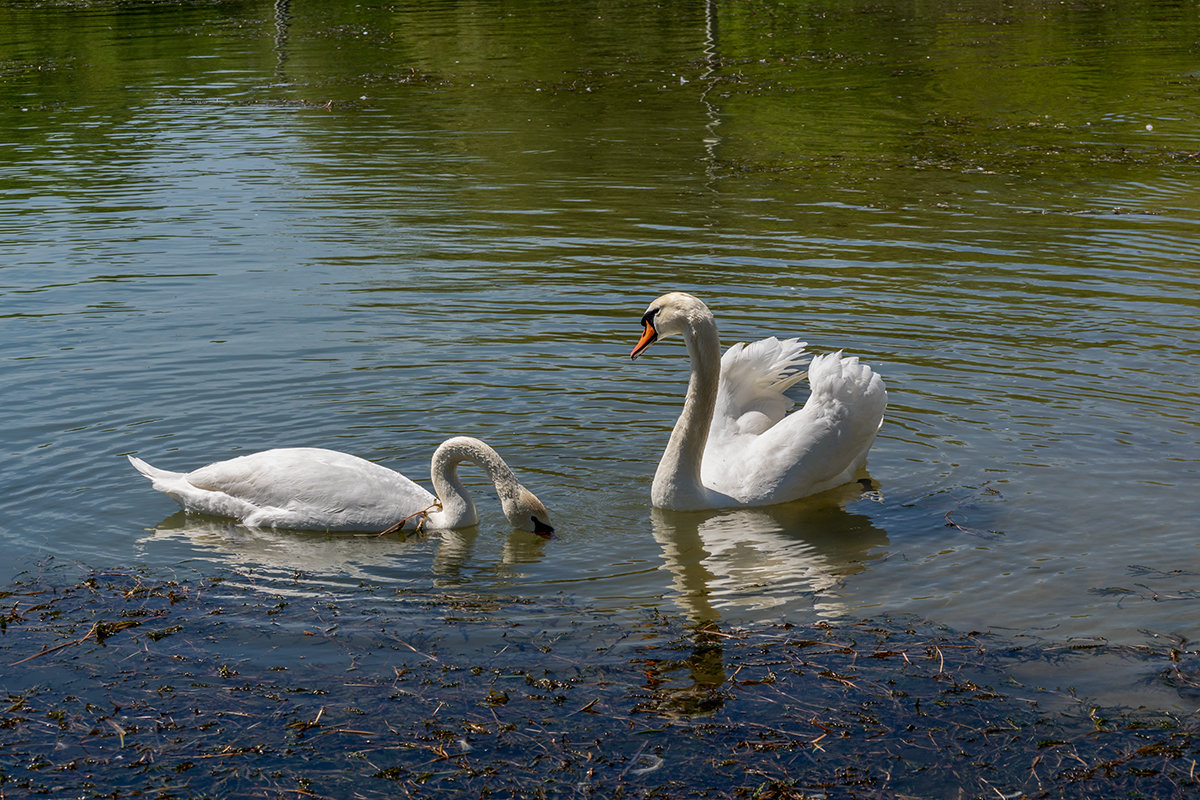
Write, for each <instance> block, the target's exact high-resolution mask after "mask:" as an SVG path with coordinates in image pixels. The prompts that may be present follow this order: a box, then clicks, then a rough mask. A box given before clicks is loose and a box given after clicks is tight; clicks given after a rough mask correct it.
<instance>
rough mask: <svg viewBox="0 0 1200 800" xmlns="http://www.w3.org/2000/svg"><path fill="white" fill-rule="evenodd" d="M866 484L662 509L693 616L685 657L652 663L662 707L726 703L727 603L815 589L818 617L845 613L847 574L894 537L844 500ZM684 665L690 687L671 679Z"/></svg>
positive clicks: (707, 707)
mask: <svg viewBox="0 0 1200 800" xmlns="http://www.w3.org/2000/svg"><path fill="white" fill-rule="evenodd" d="M862 488H863V487H862V486H860V485H859V484H852V485H850V486H848V487H844V488H843V489H841V490H835V491H833V492H826V493H825V494H823V495H820V496H818V497H816V498H810V499H808V500H802V501H800V502H797V503H789V504H787V505H781V506H770V507H767V508H739V509H725V510H719V511H704V512H687V513H681V512H673V511H663V510H661V509H654V511H653V514H652V517H651V522H652V525H653V531H654V538H655V539H656V540H657V541H658V543H659V545H660V546H661V547H662V551H663V558H664V561H665V562H666V563H665V566H666V568H667V569H668V570H670V571H671V573H672V576H673V580H672V583H673V586H674V588H675V592H676V597H675V600H676V603H677V604H678V605H679V607H680V608H681V609H682V610H683V612H684V613H685V614H687V616H688V618H689V619H690V620H691V621H692V623H693V627H692V632H691V641H690V643H689V644H690V654H689V655H688V656H687V657H686V658H685V659H682V660H656V661H654V662H650V663H647V665H646V673H647V680H648V685H649V687H650V688H655V689H658V690H659V691H660V692H665V695H666V701H665V702H666V709H662V710H669V711H672V712H675V713H682V714H698V713H704V712H706V711H712V710H715V709H716V708H719V707H720V706H721V704H722V703H723V698H724V690H723V688H722V687H723V685H724V683H725V679H726V678H725V665H724V658H723V652H724V651H723V648H722V644H721V643H722V640H723V639H724V638H725V637H726V636H727V634H725V633H723V632H722V630H721V628H720V626H719V620H720V619H721V616H722V614H721V609H722V608H727V607H729V606H735V605H743V606H745V605H749V606H752V607H759V608H769V607H777V606H781V605H784V604H785V603H789V602H791V601H794V600H795V599H796V598H797V597H798V596H802V595H805V594H810V595H813V597H814V600H813V605H814V609H815V610H816V612H817V613H818V614H821V615H829V616H833V615H838V614H840V613H841V612H842V607H841V605H840V603H839V602H838V601H837V599H836V598H835V597H834V596H833V592H834V590H835V589H836V588H837V586H838V585H839V583H840V581H841V579H842V578H844V577H845V576H847V575H850V574H853V573H855V572H858V571H860V570H862V569H863V566H862V562H863V561H866V560H869V559H870V558H872V555H871V553H872V552H873V551H876V550H879V549H880V548H881V547H882V546H883V545H884V544H886V542H887V536H886V534H885V533H884V532H883V531H881V530H879V529H878V528H876V527H875V526H874V525H873V524H872V522H871V520H870V519H869V518H868V517H866V516H864V515H861V514H854V513H851V512H849V511H847V510H846V509H845V508H843V507H842V505H841V503H844V502H847V501H850V500H854V499H857V498H858V497H859V496H861V493H862ZM682 669H686V670H687V671H688V679H689V682H688V683H687V685H686V686H683V687H679V688H675V687H672V686H670V681H671V678H670V677H668V675H669V673H673V672H677V671H680V670H682Z"/></svg>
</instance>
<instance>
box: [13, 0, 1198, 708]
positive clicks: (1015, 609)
mask: <svg viewBox="0 0 1200 800" xmlns="http://www.w3.org/2000/svg"><path fill="white" fill-rule="evenodd" d="M1198 40H1200V13H1198V12H1197V8H1196V6H1195V5H1194V4H1191V3H1187V2H1178V3H1175V2H1132V3H1122V4H1119V7H1118V6H1116V5H1111V4H1110V5H1108V6H1104V5H1100V4H1094V3H1090V2H1073V1H1070V0H1069V1H1068V2H1065V3H1055V4H1044V3H1037V2H1018V3H1014V4H1008V5H1005V6H1003V7H1000V6H997V5H996V4H994V3H990V2H982V1H981V0H980V1H977V0H965V2H962V3H957V4H925V6H924V7H922V8H921V9H920V10H919V11H918V10H916V6H914V5H913V4H911V3H902V2H892V1H891V0H884V1H883V2H870V3H866V2H863V3H858V2H854V3H822V2H816V1H815V0H812V1H810V0H792V1H790V2H782V3H775V2H772V3H766V2H732V3H728V4H726V3H722V4H715V3H712V4H708V5H705V4H703V3H695V4H691V5H689V6H683V5H680V6H678V7H672V6H670V5H668V6H665V7H664V6H659V5H656V4H653V3H643V2H640V0H631V1H630V2H624V3H594V2H585V3H582V4H572V5H570V6H561V5H560V4H555V3H548V2H545V3H527V4H515V5H514V4H504V3H491V2H459V3H421V4H397V5H388V6H384V7H371V6H368V5H365V4H362V5H360V4H355V3H345V2H331V3H322V4H318V5H316V6H309V5H306V4H289V3H287V2H284V1H283V0H281V2H278V3H275V4H274V5H272V4H270V3H265V2H264V3H243V4H211V3H188V2H181V3H119V4H109V3H96V4H90V3H80V4H67V3H63V4H46V5H42V6H37V7H35V6H33V5H30V4H24V3H18V4H12V3H5V4H0V360H2V361H3V377H2V378H0V408H2V409H3V412H2V414H3V419H4V425H3V428H2V429H0V446H2V448H3V453H4V458H3V461H2V462H0V487H2V490H0V539H2V541H3V548H4V552H5V554H6V558H5V561H4V566H3V574H4V576H5V577H11V576H13V575H15V574H16V573H18V572H20V571H22V570H24V569H28V568H30V567H31V566H33V565H35V564H37V563H39V562H41V561H43V560H44V559H46V558H47V556H54V557H56V558H58V559H61V560H68V561H76V562H79V563H80V564H83V565H86V566H89V567H96V568H106V567H111V566H120V565H126V566H127V565H138V566H144V567H146V568H150V569H154V570H170V569H171V568H173V567H176V566H178V565H186V566H187V568H188V569H190V570H198V571H200V572H202V573H203V572H205V571H212V572H217V571H228V570H229V569H230V568H232V569H233V570H235V571H236V573H237V574H240V575H243V576H246V579H247V581H252V582H254V583H255V585H258V586H262V587H264V589H265V590H268V591H274V592H280V593H285V592H292V593H295V592H299V593H301V594H303V593H304V591H305V589H304V588H303V587H305V586H308V587H310V589H311V591H313V592H329V591H340V590H342V589H344V590H345V591H346V592H351V593H352V591H353V589H354V587H357V586H359V585H360V584H367V585H371V586H381V585H382V586H393V585H394V586H408V587H419V588H421V589H423V590H425V589H437V590H440V591H445V592H447V593H451V594H453V593H455V592H458V591H470V592H472V593H475V594H484V595H486V594H489V593H493V594H496V595H504V596H511V595H520V596H526V597H531V598H534V599H537V598H547V599H548V598H555V599H559V598H566V599H569V600H570V601H571V602H574V603H579V604H580V605H581V606H584V607H586V608H588V609H591V610H593V611H595V612H598V613H605V612H607V613H610V614H612V615H613V618H614V619H620V618H622V616H623V615H634V614H638V613H644V612H645V611H646V610H647V609H659V610H661V611H663V612H664V613H668V614H674V615H681V616H682V617H684V618H686V619H688V620H692V621H708V620H716V621H720V622H721V623H722V624H728V625H733V626H736V625H745V624H754V623H756V622H762V621H774V620H782V619H786V620H795V621H798V622H812V621H814V620H823V619H826V620H857V619H862V618H885V617H886V618H897V617H898V618H903V617H906V616H909V615H912V616H916V617H920V618H923V619H927V620H931V621H933V622H935V623H937V624H941V625H945V626H948V627H950V628H953V629H957V630H962V631H969V630H990V631H996V632H998V633H1001V634H1003V635H1005V636H1011V637H1013V638H1014V639H1017V640H1038V641H1048V642H1053V643H1061V644H1088V643H1111V644H1132V645H1138V644H1143V643H1146V642H1148V641H1154V640H1161V639H1163V638H1164V637H1165V638H1166V639H1168V640H1175V639H1176V638H1178V639H1180V640H1182V641H1184V642H1187V641H1192V640H1195V639H1196V638H1197V637H1198V636H1200V615H1198V614H1197V601H1198V599H1200V594H1198V592H1200V535H1198V534H1200V530H1198V529H1200V491H1198V489H1200V480H1198V477H1200V475H1198V464H1200V444H1198V439H1200V424H1198V423H1197V419H1198V417H1200V389H1198V388H1197V381H1196V374H1197V371H1198V370H1200V272H1198V268H1197V264H1198V263H1200V189H1198V188H1197V187H1198V186H1200V181H1198V179H1200V114H1198V112H1197V109H1200V102H1198V101H1200V97H1198V94H1200V70H1198V68H1197V63H1198V62H1197V60H1196V47H1197V45H1196V42H1197V41H1198ZM674 289H682V290H687V291H691V292H694V293H696V294H697V295H699V296H701V297H702V298H703V299H705V300H706V301H707V302H708V303H709V305H710V307H711V308H712V309H713V310H714V312H715V314H716V316H717V320H718V323H719V324H720V326H721V331H722V338H723V342H724V343H725V344H731V343H733V342H736V341H745V340H749V339H755V338H761V337H762V336H766V335H780V336H800V337H802V338H803V339H805V340H807V341H808V342H809V343H810V347H811V349H812V350H814V351H815V352H827V351H831V350H837V349H845V351H846V352H847V353H848V354H853V355H857V356H860V357H861V358H862V359H863V360H864V361H866V362H867V363H869V364H871V365H872V366H874V367H875V368H876V369H877V370H878V371H879V372H880V373H881V374H882V375H883V376H884V378H885V380H886V381H887V385H888V390H889V397H890V405H889V410H888V415H887V420H886V422H885V424H884V426H883V428H882V430H881V432H880V435H879V438H878V440H877V443H876V445H875V448H874V450H873V451H872V455H871V457H870V461H869V464H868V469H869V473H870V479H871V481H870V486H869V487H868V488H864V486H863V485H859V484H856V485H853V486H851V487H848V488H846V489H845V490H844V491H839V492H834V493H831V495H829V496H823V497H819V498H815V499H813V500H810V501H805V502H801V503H797V504H792V505H789V506H785V507H779V508H771V509H762V510H753V511H722V512H716V513H711V514H687V515H680V514H669V513H663V512H657V511H654V510H652V509H651V507H650V502H649V488H650V478H651V476H652V474H653V471H654V466H655V464H656V462H657V459H658V456H659V455H660V453H661V451H662V448H663V446H664V445H665V443H666V438H667V433H668V431H669V429H670V426H671V424H672V423H673V421H674V419H675V416H676V414H677V413H678V410H679V408H680V405H681V402H682V396H683V390H684V385H685V383H686V377H687V363H686V358H685V354H684V350H683V348H682V346H680V345H679V344H678V343H671V342H667V343H663V344H661V345H658V346H657V347H655V348H654V349H653V350H651V351H650V353H648V354H647V355H646V356H645V357H644V358H642V359H639V360H638V361H637V362H636V363H631V362H630V360H629V358H628V353H629V350H630V348H631V347H632V345H633V343H634V342H635V341H636V339H637V336H638V334H639V331H640V328H639V318H640V317H641V314H642V312H643V310H644V309H645V307H646V304H647V303H648V302H649V301H650V300H651V299H653V298H654V297H656V296H657V295H659V294H661V293H662V292H664V291H668V290H674ZM797 398H798V399H802V398H803V392H799V393H798V394H797ZM455 434H469V435H474V436H479V437H481V438H483V439H485V440H487V441H488V442H490V443H491V444H493V445H494V446H495V447H496V448H497V449H498V450H499V451H500V452H501V454H502V455H503V456H505V457H506V459H507V460H508V461H509V463H510V464H511V465H512V466H513V467H514V469H515V470H516V471H517V472H518V474H519V475H520V476H521V478H522V479H523V480H524V481H525V483H526V484H527V485H528V486H529V487H530V488H531V489H533V490H534V491H535V492H536V493H537V494H538V495H539V497H541V499H542V500H543V501H545V502H546V504H547V505H548V506H549V507H550V509H551V511H552V513H553V515H554V520H555V523H556V526H557V530H558V536H557V538H555V539H554V540H551V541H544V540H541V539H539V538H537V537H534V536H532V535H530V534H523V533H513V532H510V531H509V530H508V529H507V527H506V525H505V523H504V520H503V517H502V516H501V515H500V513H499V509H498V508H497V507H496V505H495V503H494V502H492V500H491V499H490V498H484V495H485V492H486V486H485V485H484V484H483V482H482V478H481V476H479V475H477V474H475V473H473V472H472V474H471V475H470V479H471V482H472V485H473V486H475V487H477V488H478V489H479V494H480V496H481V498H484V499H482V501H481V503H480V510H481V514H482V518H483V519H482V523H481V524H480V526H479V527H478V528H477V529H471V530H466V531H461V532H454V533H444V534H436V535H431V536H428V537H425V538H420V537H411V538H409V539H407V540H405V541H400V540H396V539H394V538H386V537H385V538H378V537H374V536H344V535H338V536H327V535H322V534H313V533H291V532H275V531H261V530H256V531H252V530H247V529H244V528H240V527H238V526H235V525H232V524H228V523H225V522H222V521H219V520H212V519H200V518H191V519H189V518H185V517H184V516H182V515H181V514H177V513H175V512H176V507H175V506H174V504H173V503H172V502H171V501H170V500H169V499H168V498H166V497H164V496H162V495H160V494H158V493H156V492H154V491H152V490H151V489H150V487H149V485H148V484H147V483H146V482H145V481H144V480H143V479H142V478H141V477H139V476H138V475H137V474H136V473H134V472H133V470H132V469H130V468H129V465H128V464H127V463H126V461H125V458H124V454H127V453H136V454H137V455H139V456H140V457H142V458H145V459H146V460H148V461H150V462H151V463H154V464H156V465H158V466H162V467H166V468H173V469H189V468H192V467H195V466H199V465H201V464H204V463H207V462H209V461H214V460H219V459H224V458H228V457H231V456H234V455H238V454H244V453H247V452H252V451H254V450H258V449H264V448H269V447H276V446H295V445H309V446H319V447H329V448H334V449H338V450H344V451H347V452H352V453H355V454H357V455H360V456H363V457H365V458H368V459H371V460H375V461H379V462H381V463H383V464H386V465H388V466H391V467H394V468H397V469H399V470H401V471H402V472H404V473H405V474H407V475H409V476H410V477H413V478H415V479H417V480H418V481H420V482H422V483H425V484H426V485H428V461H429V456H430V454H431V453H432V450H433V449H434V447H435V446H436V445H437V444H438V443H439V442H440V441H441V440H442V439H444V438H446V437H448V436H451V435H455ZM298 575H300V576H302V577H303V581H300V582H297V580H296V577H297V576H298ZM1142 669H1144V666H1143V665H1141V664H1139V663H1124V662H1120V663H1116V664H1114V663H1112V662H1111V661H1106V662H1104V669H1102V670H1100V669H1097V670H1095V674H1087V671H1086V670H1083V671H1078V670H1073V671H1071V672H1070V674H1066V673H1064V674H1061V675H1050V676H1047V677H1043V680H1044V681H1047V682H1051V683H1054V682H1061V683H1063V684H1071V685H1073V686H1076V687H1078V688H1079V689H1080V690H1081V691H1083V692H1091V693H1096V694H1104V695H1106V696H1109V697H1116V698H1118V700H1120V701H1124V702H1130V703H1138V702H1155V703H1163V704H1166V705H1171V706H1180V707H1183V706H1186V705H1187V702H1186V700H1185V699H1184V698H1180V697H1177V696H1175V695H1174V694H1173V693H1172V692H1169V691H1168V692H1163V691H1157V690H1154V691H1152V690H1151V689H1150V688H1147V686H1146V680H1147V676H1146V675H1143V674H1141V673H1140V670H1142ZM1130 687H1133V688H1132V689H1131V688H1130Z"/></svg>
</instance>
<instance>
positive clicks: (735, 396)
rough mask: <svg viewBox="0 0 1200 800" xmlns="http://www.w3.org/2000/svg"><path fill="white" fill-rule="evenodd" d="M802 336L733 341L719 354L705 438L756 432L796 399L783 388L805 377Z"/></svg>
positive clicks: (711, 439)
mask: <svg viewBox="0 0 1200 800" xmlns="http://www.w3.org/2000/svg"><path fill="white" fill-rule="evenodd" d="M805 344H806V343H805V342H802V341H800V340H799V339H777V338H775V337H773V336H772V337H770V338H768V339H760V340H758V341H757V342H751V343H750V344H744V343H742V342H738V343H737V344H735V345H733V346H732V347H730V348H729V349H728V350H726V351H725V355H723V356H721V378H720V381H719V383H718V387H717V404H716V408H715V410H714V411H713V421H712V427H711V428H710V429H709V434H708V438H709V443H710V446H712V443H714V442H720V441H721V440H727V439H736V438H739V437H742V436H745V435H751V434H760V433H763V432H765V431H767V430H768V429H770V428H771V426H773V425H775V424H776V423H778V422H779V421H780V420H782V419H783V418H784V416H785V415H786V414H787V412H788V410H789V409H791V408H792V406H793V405H794V404H795V403H794V402H793V401H792V399H791V398H790V397H788V396H787V395H786V394H785V392H787V390H788V389H789V388H791V387H792V386H793V385H795V384H796V382H797V381H799V380H800V379H801V378H803V377H804V371H803V370H801V369H799V367H800V365H801V364H803V363H804V360H805V359H806V358H807V353H806V352H805V351H804V347H805Z"/></svg>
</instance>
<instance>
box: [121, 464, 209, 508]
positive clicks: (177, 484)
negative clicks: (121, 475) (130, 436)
mask: <svg viewBox="0 0 1200 800" xmlns="http://www.w3.org/2000/svg"><path fill="white" fill-rule="evenodd" d="M126 458H128V459H129V463H130V464H132V465H133V468H134V469H136V470H137V471H138V472H140V473H142V475H144V476H145V477H146V478H148V479H149V480H150V485H151V486H153V487H154V488H155V489H156V490H157V491H160V492H162V493H163V494H165V495H167V496H168V497H170V498H171V499H172V500H174V501H175V502H176V503H179V505H181V506H183V507H184V508H186V509H189V510H191V508H192V503H191V502H190V501H191V500H192V498H193V495H195V494H196V488H195V487H194V486H192V485H191V484H190V483H188V481H187V475H185V474H184V473H182V472H171V471H170V470H166V469H159V468H158V467H156V466H154V465H152V464H147V463H146V462H145V461H142V460H141V459H140V458H135V457H134V456H126Z"/></svg>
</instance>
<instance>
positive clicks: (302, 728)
mask: <svg viewBox="0 0 1200 800" xmlns="http://www.w3.org/2000/svg"><path fill="white" fill-rule="evenodd" d="M245 577H246V576H243V575H239V574H236V573H230V574H229V575H224V576H199V575H194V576H189V577H179V576H175V577H170V578H166V577H163V576H162V575H153V574H150V573H141V572H137V571H115V572H81V571H80V570H78V569H77V568H75V567H72V566H67V565H50V566H47V567H45V568H44V569H42V570H41V571H40V572H39V573H38V574H25V575H22V576H21V577H20V578H19V579H18V580H17V581H15V582H14V583H13V584H12V585H10V586H9V587H7V589H6V591H3V592H0V616H2V617H3V620H4V633H3V635H2V636H0V663H3V664H4V672H3V674H4V681H3V687H2V688H3V691H4V692H5V697H3V698H0V792H3V793H5V796H7V795H12V794H15V793H17V792H19V793H21V794H22V795H30V796H37V795H45V796H67V795H69V796H72V797H85V798H86V797H97V798H98V797H118V796H129V795H133V794H135V793H141V794H143V795H145V796H152V797H157V798H171V797H179V798H182V797H264V798H265V797H270V798H274V797H397V796H420V797H427V796H439V795H440V796H488V795H497V796H523V797H559V796H575V795H579V796H596V797H605V798H609V797H650V796H653V797H663V798H690V797H747V798H749V797H755V798H801V797H803V798H816V797H823V798H837V797H896V796H901V795H911V794H918V795H921V796H960V794H961V796H993V795H999V796H1003V797H1020V796H1025V797H1056V798H1057V797H1100V796H1107V797H1111V796H1122V797H1156V798H1167V797H1183V796H1187V795H1194V793H1195V792H1196V791H1197V790H1198V789H1200V781H1198V779H1197V775H1196V772H1195V763H1196V760H1197V757H1198V756H1200V753H1198V746H1197V733H1198V731H1197V727H1198V726H1197V720H1196V719H1195V718H1194V717H1187V716H1182V715H1176V714H1171V713H1166V712H1161V711H1159V712H1151V711H1145V710H1142V711H1136V712H1135V711H1128V710H1117V709H1114V710H1103V709H1099V708H1096V707H1094V706H1088V705H1086V704H1084V705H1078V704H1075V703H1074V702H1073V700H1072V702H1068V703H1064V702H1061V700H1062V699H1063V698H1062V696H1061V695H1059V694H1057V693H1055V692H1050V691H1046V690H1041V689H1036V688H1033V687H1029V686H1022V685H1020V684H1017V683H1015V682H1014V681H1013V680H1012V679H1011V678H1010V669H1011V668H1012V667H1013V666H1014V665H1018V664H1020V663H1023V662H1029V661H1043V662H1046V663H1053V662H1055V661H1056V660H1060V661H1065V662H1067V663H1069V664H1075V665H1077V660H1078V659H1087V658H1095V657H1097V656H1096V654H1097V653H1098V652H1102V651H1103V650H1104V649H1105V648H1104V645H1103V644H1102V643H1097V645H1096V646H1095V647H1088V648H1068V649H1064V648H1062V647H1047V646H1041V645H1035V646H1021V647H1018V646H1015V645H1014V644H1012V643H1011V642H1005V641H1002V640H998V639H996V638H994V637H992V636H988V635H983V634H957V633H954V632H950V631H945V630H941V629H937V628H935V627H933V626H930V625H916V624H909V625H902V624H897V623H895V622H892V621H884V622H880V621H864V622H857V623H846V624H827V623H821V624H813V625H803V626H798V625H791V624H787V623H779V624H776V625H771V626H765V627H761V628H754V629H726V628H722V627H720V626H718V625H716V624H706V625H699V626H696V625H688V624H684V623H681V622H680V621H678V620H675V619H672V618H669V617H664V616H662V615H660V614H657V613H654V612H646V613H645V614H644V615H642V616H640V617H637V618H636V619H634V620H633V621H632V622H631V621H630V620H628V619H624V620H617V619H614V618H613V616H612V615H610V614H603V613H599V612H593V611H589V610H588V609H584V608H579V607H576V606H574V605H572V603H571V602H570V601H569V600H567V599H563V600H562V601H561V602H560V603H557V604H544V603H538V604H535V603H531V602H527V601H523V600H520V599H516V598H511V599H504V598H496V597H479V596H472V595H470V594H465V593H459V594H436V593H432V592H429V593H422V592H415V591H414V592H407V591H403V590H394V589H388V590H384V589H372V588H370V587H363V588H362V590H361V591H359V592H357V593H356V592H342V593H340V594H334V593H332V592H330V591H328V590H323V589H316V588H314V589H312V591H311V592H309V593H307V594H305V593H304V592H302V591H293V592H290V593H289V594H288V595H287V597H286V598H284V597H283V596H281V595H280V594H277V593H274V592H272V590H271V587H270V586H261V585H259V586H256V585H254V582H253V581H248V580H246V579H245ZM303 580H304V579H303V576H302V575H299V574H298V575H295V576H293V583H295V584H296V585H297V587H296V588H302V586H303ZM1126 655H1134V656H1136V657H1140V658H1145V659H1147V660H1148V661H1151V662H1153V663H1152V666H1155V667H1158V668H1160V669H1161V672H1160V677H1161V680H1163V681H1164V682H1165V683H1166V684H1168V685H1172V686H1177V687H1179V688H1181V689H1182V688H1190V689H1192V690H1194V688H1195V683H1194V681H1193V679H1194V678H1195V674H1196V673H1195V670H1194V669H1191V668H1190V667H1189V665H1190V664H1191V663H1194V661H1195V660H1196V656H1195V653H1191V652H1190V651H1187V649H1186V645H1185V643H1182V642H1179V641H1174V642H1171V643H1168V644H1166V645H1164V647H1163V648H1161V649H1160V650H1157V651H1156V650H1151V649H1148V648H1143V649H1141V650H1134V651H1130V653H1127V654H1126ZM1189 682H1190V683H1189ZM1185 684H1187V686H1186V687H1185Z"/></svg>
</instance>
